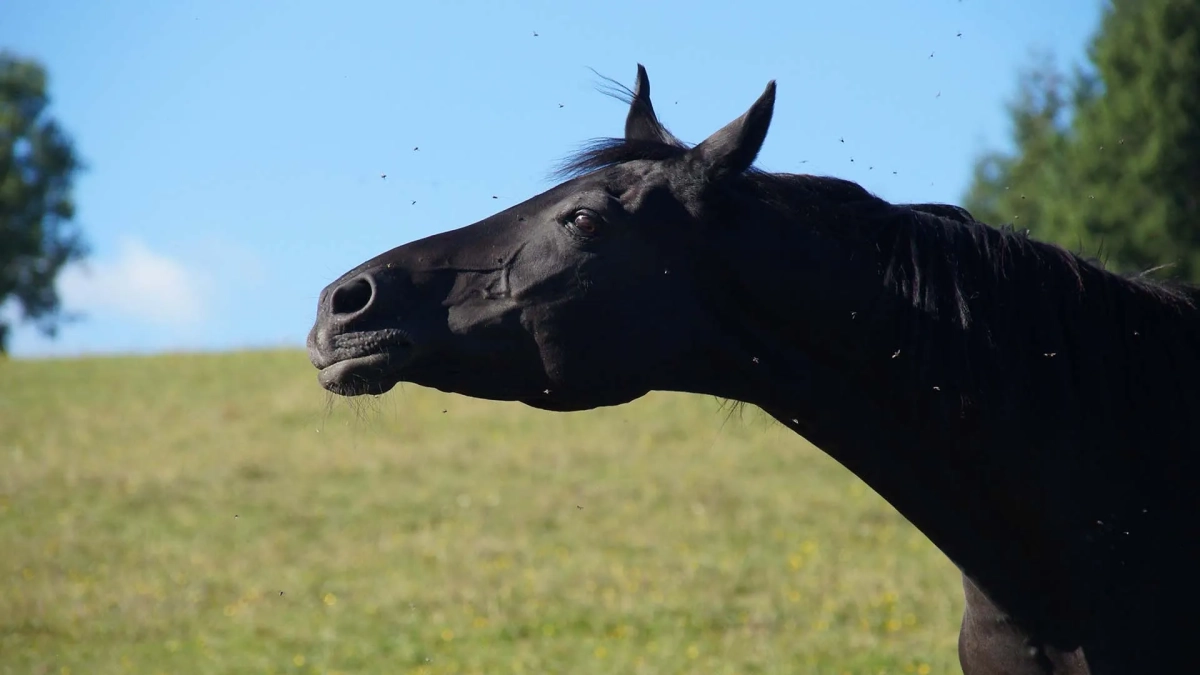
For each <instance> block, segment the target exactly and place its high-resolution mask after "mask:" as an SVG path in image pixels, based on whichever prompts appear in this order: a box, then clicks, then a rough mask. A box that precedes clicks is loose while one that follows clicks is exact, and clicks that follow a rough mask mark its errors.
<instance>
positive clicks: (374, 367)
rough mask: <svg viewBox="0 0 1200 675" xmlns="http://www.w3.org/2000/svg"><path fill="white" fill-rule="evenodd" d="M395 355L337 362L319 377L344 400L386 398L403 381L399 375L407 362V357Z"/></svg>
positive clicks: (368, 355)
mask: <svg viewBox="0 0 1200 675" xmlns="http://www.w3.org/2000/svg"><path fill="white" fill-rule="evenodd" d="M397 356H398V354H397V353H396V352H395V351H387V352H376V353H374V354H366V355H364V356H355V357H351V358H348V359H342V360H340V361H335V362H334V363H331V364H329V365H327V366H325V367H324V368H322V369H321V370H320V371H318V373H317V381H318V382H319V383H320V384H321V386H322V387H324V388H325V389H327V390H329V391H331V392H333V393H335V394H341V395H342V396H357V395H360V394H384V393H386V392H387V391H388V390H390V389H391V388H392V387H394V386H396V383H397V382H398V381H399V380H398V379H397V378H396V377H395V374H396V372H397V371H398V370H399V369H400V368H402V367H403V366H404V365H405V364H406V363H407V362H408V360H409V359H408V358H406V356H407V355H400V357H399V358H397Z"/></svg>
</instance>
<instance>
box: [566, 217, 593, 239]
mask: <svg viewBox="0 0 1200 675" xmlns="http://www.w3.org/2000/svg"><path fill="white" fill-rule="evenodd" d="M571 226H572V227H574V228H575V229H576V230H577V231H578V232H579V233H580V234H585V235H588V236H591V235H593V234H596V219H595V218H594V217H593V216H592V215H591V214H588V213H576V214H575V217H574V218H572V219H571Z"/></svg>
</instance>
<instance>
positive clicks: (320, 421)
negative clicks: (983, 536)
mask: <svg viewBox="0 0 1200 675" xmlns="http://www.w3.org/2000/svg"><path fill="white" fill-rule="evenodd" d="M961 603H962V600H961V590H960V586H959V577H958V574H957V572H956V570H955V569H954V567H953V566H951V565H950V563H949V562H948V561H947V560H946V559H945V558H944V557H943V556H942V555H941V554H940V553H939V552H938V551H937V550H936V549H934V548H933V547H932V545H931V544H929V543H928V542H927V541H926V540H925V539H924V538H923V537H922V536H921V535H919V534H918V533H917V532H916V531H915V530H914V529H913V528H912V527H911V526H910V525H909V524H908V523H907V522H906V521H904V520H903V519H902V518H900V517H899V516H898V515H897V514H896V513H895V512H894V511H893V510H892V509H891V508H890V507H888V506H887V505H886V504H885V503H884V502H883V501H882V500H881V499H880V498H879V497H878V496H876V495H875V494H874V493H873V492H871V491H870V490H869V489H867V488H866V487H865V486H864V485H863V484H862V483H861V482H859V481H858V480H857V479H855V478H854V477H853V476H851V475H850V474H849V473H848V472H846V471H845V470H844V469H842V468H841V467H840V466H838V465H837V464H835V463H834V462H833V461H832V460H830V459H828V458H827V457H825V456H824V455H822V454H821V453H819V452H817V451H815V450H814V449H812V448H811V447H810V446H808V445H807V444H806V443H804V442H803V441H802V440H801V439H799V438H798V437H796V436H795V435H793V434H791V433H790V432H789V431H787V430H786V429H783V428H782V427H780V426H778V425H773V424H772V423H770V422H769V421H768V420H767V419H766V418H765V416H763V415H762V414H761V413H758V412H756V411H747V412H746V413H744V415H742V416H741V417H740V418H739V417H734V418H733V419H729V420H728V421H726V414H725V412H723V411H721V410H720V409H719V406H718V404H717V402H716V401H714V400H713V399H710V398H704V397H696V396H679V395H652V396H649V397H646V398H645V399H643V400H640V401H638V402H636V403H635V404H632V405H628V406H624V407H619V408H613V409H606V410H598V411H592V412H587V413H572V414H554V413H547V412H539V411H535V410H532V409H529V408H526V407H524V406H521V405H519V404H497V403H487V402H482V401H475V400H471V399H467V398H463V397H458V396H450V395H444V394H441V393H438V392H436V391H431V390H426V389H421V388H418V387H413V386H405V387H404V388H402V389H398V390H396V391H394V392H392V393H391V394H388V395H387V396H384V397H381V398H379V399H374V400H372V401H371V402H368V403H366V404H365V405H359V406H350V405H348V404H347V403H346V402H344V401H342V400H338V401H332V400H330V398H329V397H327V396H326V395H325V394H324V392H322V391H321V390H320V388H319V387H318V386H317V384H316V380H315V373H314V371H313V369H312V367H311V366H309V365H308V363H307V360H306V359H305V356H304V355H303V354H302V353H301V352H298V351H278V352H252V353H239V354H226V355H204V356H164V357H155V358H111V359H86V360H62V361H35V362H29V361H17V362H0V673H3V674H8V673H13V674H16V673H19V674H21V675H26V674H37V673H45V674H48V675H68V674H75V675H84V674H87V675H91V674H93V673H95V674H107V673H148V674H154V673H204V674H215V673H231V674H232V673H238V674H242V673H306V674H307V673H346V674H350V673H389V674H390V673H427V674H430V675H432V674H434V673H483V674H487V675H499V674H502V673H548V674H562V675H589V674H594V673H630V674H639V673H664V674H666V673H671V674H674V673H712V674H721V673H746V674H748V673H797V672H805V673H846V672H849V673H882V672H887V673H917V674H919V675H927V674H929V673H951V672H961V671H959V670H958V666H957V659H956V652H955V640H956V635H957V626H958V620H959V612H960V611H961Z"/></svg>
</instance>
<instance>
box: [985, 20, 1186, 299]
mask: <svg viewBox="0 0 1200 675" xmlns="http://www.w3.org/2000/svg"><path fill="white" fill-rule="evenodd" d="M1087 61H1088V63H1087V64H1086V66H1085V67H1080V68H1076V69H1075V70H1074V72H1073V73H1072V74H1071V75H1070V76H1069V77H1068V76H1065V75H1063V74H1061V73H1060V72H1059V71H1058V69H1057V68H1056V67H1055V66H1054V64H1053V63H1052V62H1051V61H1049V60H1048V59H1041V60H1039V61H1038V62H1037V63H1036V64H1035V65H1033V66H1032V67H1030V68H1028V69H1026V70H1025V71H1023V72H1022V73H1021V74H1020V77H1019V81H1020V86H1019V88H1018V92H1017V95H1016V96H1015V97H1014V99H1013V101H1012V103H1011V104H1010V106H1009V113H1010V116H1011V119H1012V130H1013V138H1012V140H1013V145H1014V146H1015V151H1013V152H1011V153H1003V152H992V153H988V154H986V155H984V156H983V157H981V158H980V159H979V160H978V161H977V162H976V164H975V168H974V178H973V181H972V184H971V186H970V188H969V190H968V192H967V195H966V197H965V199H964V205H965V206H966V208H967V209H968V210H970V211H972V213H974V214H975V216H976V217H977V218H979V219H981V220H984V221H986V222H990V223H993V224H1001V223H1012V224H1013V225H1015V226H1016V227H1018V228H1029V229H1030V231H1031V232H1032V233H1033V234H1035V235H1036V236H1038V237H1040V238H1044V239H1047V240H1051V241H1056V242H1058V243H1060V244H1062V245H1064V246H1067V247H1069V248H1072V249H1077V250H1081V251H1084V252H1086V253H1089V254H1098V255H1100V256H1101V257H1102V258H1104V259H1106V260H1107V261H1108V262H1109V264H1110V266H1112V267H1113V268H1115V269H1118V270H1121V271H1126V272H1132V271H1142V270H1146V269H1148V268H1151V267H1156V266H1160V265H1169V266H1171V267H1172V269H1171V276H1177V277H1180V278H1184V279H1188V280H1192V281H1200V0H1112V1H1111V2H1110V3H1109V4H1108V6H1107V7H1106V9H1105V12H1104V14H1103V20H1102V22H1101V25H1100V27H1099V30H1098V31H1097V32H1096V34H1095V35H1094V36H1093V38H1092V40H1091V43H1090V45H1089V49H1088V59H1087Z"/></svg>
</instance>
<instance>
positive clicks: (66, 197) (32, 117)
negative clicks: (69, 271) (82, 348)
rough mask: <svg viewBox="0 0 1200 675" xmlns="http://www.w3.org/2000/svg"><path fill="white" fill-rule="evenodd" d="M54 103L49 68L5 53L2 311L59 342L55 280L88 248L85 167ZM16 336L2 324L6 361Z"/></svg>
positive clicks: (1, 88) (0, 132)
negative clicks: (82, 210)
mask: <svg viewBox="0 0 1200 675" xmlns="http://www.w3.org/2000/svg"><path fill="white" fill-rule="evenodd" d="M49 103H50V99H49V97H48V95H47V93H46V71H45V69H44V68H43V67H42V66H41V65H40V64H38V63H37V62H34V61H30V60H27V59H21V58H18V57H16V56H15V55H13V54H11V53H9V52H0V305H4V304H6V303H10V302H11V303H15V306H16V307H17V308H18V309H19V310H20V316H19V320H23V321H28V322H31V323H33V324H34V325H35V326H37V327H38V328H39V329H40V330H41V331H42V332H43V333H44V334H46V335H50V336H53V335H54V334H55V332H56V330H57V328H58V325H59V323H60V321H61V320H62V319H64V318H65V317H64V316H63V313H62V309H61V304H60V302H59V297H58V293H57V290H56V288H55V280H56V279H57V277H58V274H59V272H60V271H61V270H62V269H63V267H64V266H65V265H66V264H67V263H69V262H72V261H75V260H79V259H82V258H83V257H84V256H85V255H86V254H87V246H86V244H85V243H84V241H83V237H82V235H81V233H80V232H79V230H78V228H77V227H76V226H75V225H74V223H73V218H74V215H75V206H74V203H73V202H72V200H71V188H72V183H73V178H74V175H75V173H76V172H77V171H78V170H80V169H81V168H82V167H81V163H80V161H79V158H78V157H76V155H75V150H74V147H73V145H72V143H71V140H70V139H69V138H68V137H67V135H66V133H65V132H64V131H63V130H62V129H61V127H60V126H59V125H58V123H57V122H56V121H55V120H54V119H52V118H51V117H50V116H49V115H48V114H47V112H46V111H47V107H48V105H49ZM10 329H11V326H10V325H9V322H7V321H6V320H5V319H4V318H3V317H0V354H3V353H4V352H5V347H6V345H7V337H8V334H9V331H10Z"/></svg>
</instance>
